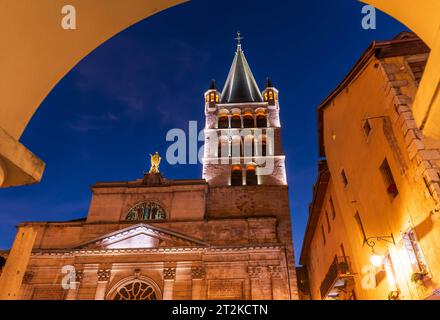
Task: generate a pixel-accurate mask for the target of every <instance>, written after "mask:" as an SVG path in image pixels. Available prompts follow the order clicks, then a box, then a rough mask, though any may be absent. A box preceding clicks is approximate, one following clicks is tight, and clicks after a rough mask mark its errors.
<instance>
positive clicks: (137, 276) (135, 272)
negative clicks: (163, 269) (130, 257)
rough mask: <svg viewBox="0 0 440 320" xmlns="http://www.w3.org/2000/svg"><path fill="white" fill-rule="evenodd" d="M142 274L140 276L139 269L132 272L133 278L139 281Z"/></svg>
mask: <svg viewBox="0 0 440 320" xmlns="http://www.w3.org/2000/svg"><path fill="white" fill-rule="evenodd" d="M141 275H142V274H141V270H140V269H135V270H134V277H135V278H136V279H139V277H140V276H141Z"/></svg>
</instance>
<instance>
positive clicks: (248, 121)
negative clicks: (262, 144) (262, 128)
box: [243, 114, 255, 129]
mask: <svg viewBox="0 0 440 320" xmlns="http://www.w3.org/2000/svg"><path fill="white" fill-rule="evenodd" d="M243 127H245V128H247V129H248V128H254V127H255V122H254V117H253V115H252V114H245V115H244V117H243Z"/></svg>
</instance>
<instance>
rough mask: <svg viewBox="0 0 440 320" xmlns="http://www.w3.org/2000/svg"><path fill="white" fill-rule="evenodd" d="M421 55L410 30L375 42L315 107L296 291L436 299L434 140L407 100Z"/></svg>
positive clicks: (439, 234) (437, 150)
mask: <svg viewBox="0 0 440 320" xmlns="http://www.w3.org/2000/svg"><path fill="white" fill-rule="evenodd" d="M428 55H429V48H428V47H427V46H426V45H425V44H424V43H423V42H422V41H421V40H420V39H419V38H417V37H416V36H415V35H414V34H412V33H402V34H400V35H399V36H397V37H396V38H394V39H392V40H390V41H382V42H374V43H373V44H372V45H371V46H370V47H369V48H368V49H367V50H366V51H365V53H364V54H363V55H362V57H361V58H360V59H359V61H358V62H357V63H356V65H355V66H354V67H353V68H352V70H351V71H350V72H349V74H348V75H347V76H346V78H345V79H344V80H343V82H342V83H341V84H340V85H339V86H338V87H337V89H336V90H335V91H334V92H333V93H332V94H331V95H330V96H329V97H328V98H327V99H326V100H325V101H324V102H323V103H322V104H321V105H320V106H319V108H318V126H319V154H320V157H321V160H320V162H319V175H318V180H317V182H316V185H315V188H314V193H313V203H312V204H311V206H310V214H309V221H308V226H307V230H306V234H305V238H304V245H303V249H302V253H301V259H300V263H301V264H302V265H303V270H306V277H304V278H303V282H304V283H306V284H308V285H307V286H305V287H307V288H306V289H304V288H302V291H303V292H302V293H301V296H302V297H303V298H310V299H316V300H318V299H337V300H347V299H363V300H364V299H375V300H382V299H390V300H397V299H402V300H403V299H405V300H406V299H416V300H418V299H438V296H439V288H440V284H439V283H440V253H439V250H438V243H439V241H440V211H439V204H440V141H438V140H436V139H433V138H431V137H428V136H425V135H423V134H422V132H421V131H420V130H419V129H420V128H418V127H417V125H416V123H415V121H414V117H413V113H412V109H411V108H412V102H413V101H414V97H415V95H416V93H417V89H418V85H419V83H420V80H421V78H422V75H423V70H424V66H425V64H426V61H427V59H428Z"/></svg>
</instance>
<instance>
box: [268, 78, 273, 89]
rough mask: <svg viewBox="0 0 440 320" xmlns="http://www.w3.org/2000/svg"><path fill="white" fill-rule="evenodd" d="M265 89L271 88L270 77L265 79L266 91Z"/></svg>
mask: <svg viewBox="0 0 440 320" xmlns="http://www.w3.org/2000/svg"><path fill="white" fill-rule="evenodd" d="M267 88H273V84H272V80H271V79H270V77H267V81H266V89H267Z"/></svg>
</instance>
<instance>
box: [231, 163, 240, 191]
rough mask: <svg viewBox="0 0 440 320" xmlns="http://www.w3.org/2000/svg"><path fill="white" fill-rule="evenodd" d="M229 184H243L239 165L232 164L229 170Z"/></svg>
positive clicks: (234, 185) (236, 185)
mask: <svg viewBox="0 0 440 320" xmlns="http://www.w3.org/2000/svg"><path fill="white" fill-rule="evenodd" d="M231 171H232V172H231V185H232V186H233V187H238V186H242V185H243V170H242V168H241V166H233V167H232V170H231Z"/></svg>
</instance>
